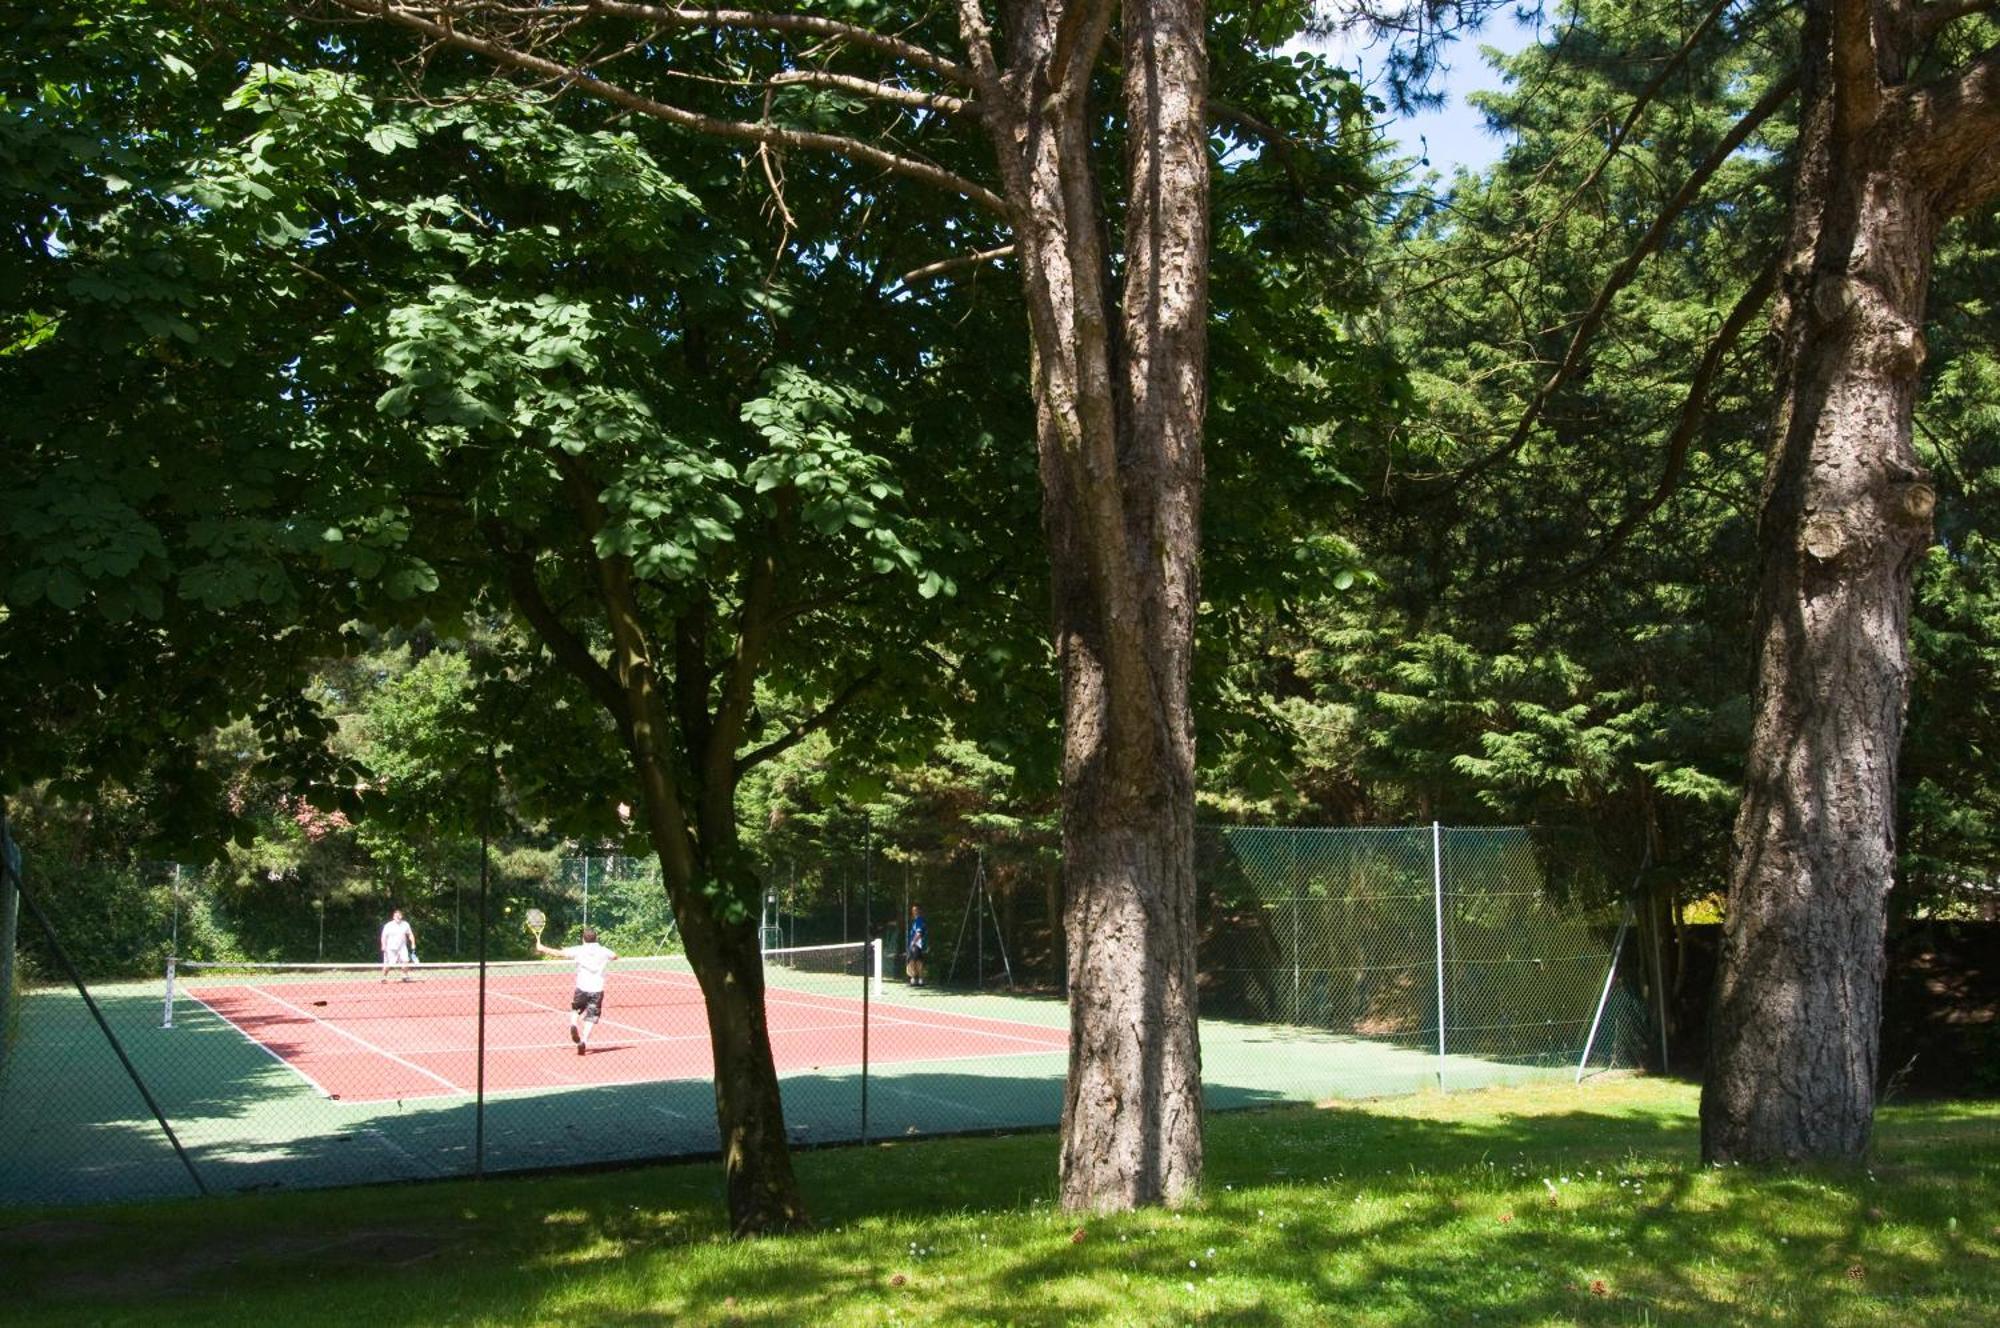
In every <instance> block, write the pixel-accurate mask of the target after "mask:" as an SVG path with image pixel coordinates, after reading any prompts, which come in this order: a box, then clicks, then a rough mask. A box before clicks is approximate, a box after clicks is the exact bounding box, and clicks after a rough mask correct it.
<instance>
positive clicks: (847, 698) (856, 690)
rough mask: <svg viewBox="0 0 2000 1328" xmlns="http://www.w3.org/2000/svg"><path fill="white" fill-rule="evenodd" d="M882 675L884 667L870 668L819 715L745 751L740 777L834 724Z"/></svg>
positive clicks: (740, 761) (739, 763) (740, 760)
mask: <svg viewBox="0 0 2000 1328" xmlns="http://www.w3.org/2000/svg"><path fill="white" fill-rule="evenodd" d="M881 676H882V670H881V669H880V668H873V669H869V670H868V671H867V672H866V673H864V674H862V675H861V676H860V677H858V678H855V679H854V680H853V681H851V682H849V683H848V684H847V686H845V687H843V688H842V689H841V690H840V692H839V693H838V694H837V695H836V696H835V697H834V698H833V699H832V700H831V701H828V702H827V703H826V704H825V705H824V706H821V707H820V709H819V713H818V714H815V715H814V716H813V717H812V718H810V719H808V720H807V721H806V722H805V723H803V724H801V725H799V726H798V727H797V728H794V729H791V730H788V731H787V732H785V733H784V734H782V735H781V736H779V737H776V738H773V739H772V740H771V741H770V742H767V743H765V744H764V745H763V746H762V747H759V748H756V749H755V750H754V751H749V752H745V753H744V754H743V755H742V756H739V757H738V758H736V776H737V778H738V779H741V778H742V777H743V775H744V774H745V773H746V772H748V771H749V770H751V769H753V768H754V767H756V766H760V765H762V764H763V763H764V762H766V761H768V760H770V759H771V758H772V757H774V756H778V755H781V754H782V753H784V752H788V751H790V750H791V749H792V748H794V747H796V746H798V745H799V744H800V743H801V742H804V741H805V740H806V739H807V738H809V737H811V736H812V735H813V734H815V733H817V732H819V731H820V730H821V729H823V728H825V727H826V726H827V725H828V724H831V723H832V722H833V721H834V719H835V718H836V717H837V716H838V715H839V714H840V712H841V711H842V710H845V709H846V708H847V707H848V706H850V705H852V704H853V703H854V702H855V701H856V700H857V699H859V698H860V696H861V694H862V693H863V692H865V691H867V690H868V689H869V688H870V687H872V686H874V685H875V682H876V680H877V679H879V678H880V677H881Z"/></svg>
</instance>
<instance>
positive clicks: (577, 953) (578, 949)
mask: <svg viewBox="0 0 2000 1328" xmlns="http://www.w3.org/2000/svg"><path fill="white" fill-rule="evenodd" d="M617 957H618V956H617V955H616V954H615V953H614V952H612V951H611V950H609V949H607V948H606V947H604V946H602V945H599V944H598V943H597V942H596V941H586V942H585V943H584V944H582V945H571V946H565V947H564V948H563V958H565V959H574V960H576V989H577V990H578V991H603V990H604V970H605V969H607V968H609V967H610V966H611V961H612V960H614V959H616V958H617Z"/></svg>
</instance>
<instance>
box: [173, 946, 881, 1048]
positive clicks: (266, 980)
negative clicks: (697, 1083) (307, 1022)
mask: <svg viewBox="0 0 2000 1328" xmlns="http://www.w3.org/2000/svg"><path fill="white" fill-rule="evenodd" d="M763 960H764V986H765V989H766V991H770V992H791V993H804V994H808V995H817V996H830V997H845V998H849V999H857V1000H858V999H859V998H860V996H861V990H860V987H861V984H862V983H863V982H864V981H865V982H866V983H867V984H868V987H869V991H870V994H872V995H877V996H879V995H880V994H881V992H882V944H881V942H880V941H855V942H851V943H847V944H840V945H799V946H786V947H782V948H778V949H772V950H766V951H764V952H763ZM481 969H482V966H481V965H480V964H478V963H475V962H461V961H450V962H445V963H423V962H412V963H409V964H407V965H405V964H394V963H392V964H389V965H386V966H385V965H383V964H380V963H368V964H356V963H284V962H229V961H218V960H194V959H180V958H170V959H168V960H167V965H166V991H165V1000H164V1005H163V1010H162V1017H161V1025H162V1026H163V1027H166V1028H172V1027H174V1024H175V1020H176V1019H177V1018H179V1019H183V1020H184V1019H185V1018H186V1016H187V1015H188V1013H189V1012H190V1010H191V1009H201V1010H206V1011H208V1012H209V1013H215V1012H216V1006H217V1004H218V1002H221V1001H225V1000H226V1001H228V1002H230V1003H231V1004H237V1003H240V1001H241V997H242V995H243V994H245V993H249V994H254V995H256V996H258V997H261V998H262V999H263V1000H264V1001H266V1002H268V1003H269V1004H271V1005H273V1006H275V1007H277V1008H279V1009H289V1010H290V1011H292V1012H293V1013H295V1014H304V1015H310V1016H312V1017H315V1018H326V1017H329V1016H330V1015H331V1014H340V1015H345V1016H347V1017H359V1018H366V1017H368V1016H369V1015H370V1014H372V1013H377V1012H379V1013H380V1014H382V1015H384V1016H394V1017H408V1016H411V1015H427V1016H438V1017H450V1016H454V1015H467V1016H470V1015H472V1014H474V1013H475V1012H476V1011H477V1009H478V1005H479V994H480V974H481ZM484 972H485V986H486V994H487V996H488V998H489V1006H488V1008H489V1010H491V1009H492V1008H494V1007H493V1006H492V1005H491V1003H490V1002H491V999H492V998H493V997H495V996H496V995H497V996H498V997H499V998H500V999H501V1001H502V1002H503V1006H502V1008H519V1007H520V1006H522V1005H524V1004H525V1005H529V1006H533V1005H545V1004H548V1003H551V1002H557V1003H560V1004H561V1005H563V1006H564V1007H566V1006H567V1003H568V999H569V993H570V990H571V981H572V974H573V969H572V967H571V965H570V964H568V963H567V962H565V961H563V960H560V959H500V960H488V961H487V963H486V964H485V965H484ZM607 985H608V987H609V988H610V990H611V991H612V992H613V993H614V1000H615V1003H616V1005H617V1007H618V1008H620V1009H626V1010H637V1009H646V1008H649V1007H658V1006H668V1005H686V1004H695V1005H698V1004H700V1003H701V999H702V998H701V988H700V986H699V985H698V984H697V983H696V981H695V977H694V970H693V968H692V967H691V966H690V965H689V964H688V961H687V957H686V956H685V955H678V954H667V955H621V956H620V957H619V958H618V960H617V961H616V962H615V963H613V964H612V965H611V968H610V970H609V972H608V975H607Z"/></svg>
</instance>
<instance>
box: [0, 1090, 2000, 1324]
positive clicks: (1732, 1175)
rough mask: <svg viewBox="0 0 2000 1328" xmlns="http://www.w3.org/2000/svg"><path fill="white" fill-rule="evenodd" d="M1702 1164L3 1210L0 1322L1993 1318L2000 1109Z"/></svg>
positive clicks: (1666, 1152) (1631, 1142)
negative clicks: (1117, 1198) (1127, 1196)
mask: <svg viewBox="0 0 2000 1328" xmlns="http://www.w3.org/2000/svg"><path fill="white" fill-rule="evenodd" d="M27 1142H28V1141H23V1140H18V1139H15V1140H8V1141H7V1146H8V1147H22V1146H24V1144H26V1143H27ZM1695 1143H1696V1123H1695V1091H1694V1089H1692V1088H1690V1087H1688V1086H1686V1085H1684V1084H1678V1083H1671V1082H1660V1081H1653V1080H1645V1079H1604V1080H1599V1081H1597V1082H1595V1083H1593V1084H1589V1085H1586V1086H1584V1087H1582V1088H1571V1087H1568V1086H1566V1085H1540V1086H1534V1087H1526V1088H1509V1089H1493V1090H1489V1091H1486V1092H1482V1093H1466V1094H1461V1095H1455V1096H1449V1097H1440V1096H1425V1097H1416V1098H1404V1099H1399V1100H1394V1101H1385V1102H1374V1103H1361V1104H1353V1103H1348V1104H1341V1105H1336V1106H1330V1107H1327V1108H1324V1109H1318V1110H1314V1109H1310V1108H1300V1109H1288V1110H1281V1111H1271V1112H1261V1113H1255V1114H1237V1115H1228V1116H1221V1117H1217V1118H1215V1119H1214V1120H1213V1121H1212V1122H1211V1125H1210V1130H1209V1164H1208V1177H1209V1181H1208V1192H1207V1195H1206V1197H1205V1199H1204V1200H1203V1201H1202V1202H1201V1203H1200V1204H1199V1205H1197V1206H1194V1207H1192V1208H1189V1209H1187V1210H1185V1211H1183V1212H1180V1213H1163V1212H1149V1213H1143V1214H1138V1215H1134V1216H1124V1217H1116V1218H1102V1219H1098V1218H1093V1219H1089V1220H1085V1221H1078V1220H1076V1219H1074V1218H1069V1217H1064V1216H1063V1215H1061V1214H1059V1213H1056V1212H1054V1211H1051V1207H1050V1201H1051V1197H1052V1194H1053V1175H1054V1170H1055V1141H1054V1139H1053V1137H1052V1136H1050V1135H1046V1134H1040V1135H1033V1136H1023V1137H1016V1138H1005V1139H973V1140H938V1141H930V1142H912V1143H902V1144H891V1145H884V1146H878V1147H872V1148H867V1149H859V1148H853V1149H838V1150H829V1151H825V1152H820V1153H809V1154H804V1155H801V1156H800V1157H799V1159H798V1164H799V1169H800V1172H801V1173H802V1176H803V1179H804V1182H805V1185H806V1188H807V1191H808V1193H809V1195H810V1197H811V1201H812V1203H813V1204H814V1208H815V1212H816V1215H817V1216H818V1218H819V1220H820V1224H821V1225H820V1230H819V1231H818V1232H817V1233H815V1234H813V1235H810V1236H803V1237H799V1238H795V1239H789V1240H770V1241H758V1242H745V1243H731V1242H729V1241H727V1240H725V1239H723V1238H722V1235H721V1233H720V1230H719V1223H718V1220H717V1209H718V1204H717V1201H716V1199H717V1191H718V1173H717V1170H716V1168H715V1167H714V1166H713V1165H712V1164H698V1165H680V1166H667V1167H658V1168H650V1169H646V1170H632V1171H621V1172H613V1173H605V1174H598V1175H564V1176H560V1177H554V1178H540V1179H525V1180H524V1179H514V1180H502V1181H489V1182H487V1183H485V1184H483V1185H475V1184H470V1183H464V1182H453V1183H449V1184H436V1185H419V1186H404V1187H393V1188H377V1189H360V1190H342V1191H322V1192H316V1193H302V1194H271V1195H258V1196H248V1197H239V1198H229V1199H219V1200H212V1201H209V1202H205V1203H203V1202H194V1201H188V1202H180V1201H175V1202H166V1203H155V1204H144V1205H130V1206H125V1207H119V1208H88V1209H63V1210H56V1211H44V1212H39V1213H23V1212H15V1213H10V1214H7V1215H5V1216H0V1286H4V1287H6V1288H8V1290H7V1291H6V1292H4V1293H0V1321H4V1322H7V1323H48V1324H62V1325H66V1326H68V1325H78V1324H135V1325H146V1328H162V1326H164V1325H170V1324H201V1325H204V1326H205V1328H213V1326H214V1325H221V1324H260V1325H264V1324H270V1325H279V1326H280V1328H304V1326H305V1325H311V1324H322V1323H324V1324H345V1325H352V1324H361V1325H367V1326H368V1328H380V1326H381V1325H387V1324H402V1323H425V1324H432V1323H436V1324H445V1323H450V1324H494V1325H501V1324H509V1325H511V1324H559V1325H563V1326H564V1328H577V1326H579V1325H584V1326H587V1325H638V1324H662V1325H664V1324H669V1323H671V1324H745V1325H748V1324H805V1325H812V1328H830V1326H831V1325H836V1324H912V1325H915V1324H924V1325H935V1324H1051V1325H1054V1324H1183V1323H1216V1324H1242V1325H1265V1324H1343V1325H1346V1324H1474V1323H1478V1324H1493V1323H1506V1324H1570V1323H1576V1324H1614V1323H1615V1324H1734V1323H1755V1324H1763V1323H1772V1324H1777V1323H1783V1324H1812V1325H1822V1324H1823V1325H1830V1326H1831V1325H1847V1324H1884V1325H1887V1324H1894V1325H1907V1324H1915V1325H1921V1326H1922V1328H1947V1326H1948V1325H1977V1324H2000V1104H1994V1103H1982V1104H1964V1103H1955V1104H1928V1105H1915V1106H1904V1107H1896V1108H1891V1109H1888V1110H1886V1111H1884V1112H1883V1113H1882V1116H1881V1118H1880V1121H1879V1125H1878V1131H1877V1148H1876V1157H1875V1159H1874V1161H1873V1163H1872V1164H1871V1165H1870V1166H1869V1167H1867V1168H1866V1169H1861V1170H1845V1169H1843V1170H1817V1171H1807V1172H1792V1173H1783V1174H1768V1173H1766V1174H1760V1173H1756V1172H1752V1171H1748V1170H1741V1169H1729V1170H1703V1169H1702V1168H1701V1167H1699V1166H1698V1165H1697V1164H1696V1162H1695Z"/></svg>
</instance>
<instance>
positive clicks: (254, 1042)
mask: <svg viewBox="0 0 2000 1328" xmlns="http://www.w3.org/2000/svg"><path fill="white" fill-rule="evenodd" d="M181 995H183V996H185V997H187V998H188V999H189V1000H191V1001H193V1002H194V1003H195V1004H196V1005H199V1006H200V1007H201V1008H202V1009H204V1010H206V1011H208V1012H209V1014H211V1015H213V1016H214V1017H215V1018H217V1019H220V1020H221V1021H222V1022H223V1023H225V1024H227V1025H228V1026H229V1027H231V1028H233V1029H235V1030H236V1031H237V1033H238V1034H239V1035H240V1036H241V1037H242V1038H243V1040H244V1041H245V1042H248V1043H249V1044H250V1045H251V1046H253V1047H255V1048H257V1049H258V1050H259V1051H261V1052H263V1053H264V1054H265V1055H266V1056H269V1057H270V1058H271V1059H272V1060H274V1061H276V1062H277V1063H278V1064H280V1065H282V1066H284V1067H285V1068H286V1069H287V1070H290V1071H291V1072H292V1073H293V1074H295V1075H297V1076H298V1077H299V1078H301V1079H303V1080H305V1081H306V1085H307V1087H309V1088H311V1089H312V1091H313V1092H315V1093H318V1094H319V1095H320V1096H321V1097H325V1098H330V1097H332V1096H333V1094H331V1093H329V1092H327V1091H326V1085H324V1084H322V1083H320V1082H319V1081H318V1080H317V1079H314V1078H313V1077H312V1076H311V1075H309V1074H307V1073H306V1072H305V1071H304V1070H301V1069H300V1068H299V1067H298V1066H296V1065H294V1064H292V1063H291V1062H290V1061H288V1060H286V1059H285V1058H284V1056H282V1055H281V1054H279V1052H278V1050H277V1048H275V1047H272V1046H271V1045H269V1044H268V1043H265V1042H263V1041H260V1040H259V1039H257V1038H256V1037H253V1036H252V1035H251V1033H250V1031H249V1030H248V1029H246V1028H244V1027H243V1026H242V1025H240V1024H238V1023H237V1022H236V1021H235V1020H234V1019H231V1018H230V1017H229V1016H228V1015H226V1014H224V1013H222V1011H220V1010H218V1009H216V1008H215V1007H214V1006H213V1005H210V1004H209V1003H208V1002H207V1001H205V1000H203V999H202V998H201V997H199V996H197V995H195V994H194V993H193V992H191V991H189V990H188V989H187V988H185V987H183V988H181Z"/></svg>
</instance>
